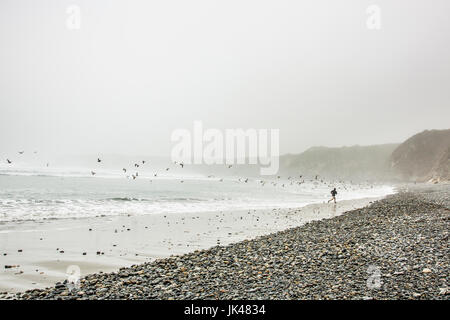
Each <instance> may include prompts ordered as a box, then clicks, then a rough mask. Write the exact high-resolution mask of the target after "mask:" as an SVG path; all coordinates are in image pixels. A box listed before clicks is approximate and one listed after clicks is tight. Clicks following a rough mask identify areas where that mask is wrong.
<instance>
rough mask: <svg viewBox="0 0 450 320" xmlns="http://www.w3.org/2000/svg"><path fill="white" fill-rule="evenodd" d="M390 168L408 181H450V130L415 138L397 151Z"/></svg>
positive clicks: (433, 131) (421, 134)
mask: <svg viewBox="0 0 450 320" xmlns="http://www.w3.org/2000/svg"><path fill="white" fill-rule="evenodd" d="M391 166H392V168H393V169H394V171H395V172H397V173H399V174H400V176H401V177H402V178H403V179H405V180H409V181H419V182H425V181H429V182H441V181H450V129H447V130H425V131H423V132H421V133H418V134H416V135H414V136H412V137H411V138H409V139H408V140H406V141H405V142H403V143H402V144H400V145H399V146H398V148H397V149H395V150H394V152H393V153H392V155H391Z"/></svg>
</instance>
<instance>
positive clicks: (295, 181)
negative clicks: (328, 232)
mask: <svg viewBox="0 0 450 320" xmlns="http://www.w3.org/2000/svg"><path fill="white" fill-rule="evenodd" d="M24 153H25V151H18V154H19V155H23V154H24ZM33 153H34V154H37V151H33ZM6 162H7V163H8V164H12V163H13V162H12V161H11V160H10V159H9V158H7V159H6ZM97 163H102V159H101V158H97ZM146 163H148V162H147V161H146V160H140V161H138V162H135V163H134V166H133V169H135V170H136V171H135V172H134V173H133V174H131V175H126V177H127V178H128V179H130V178H131V179H133V180H135V179H137V178H138V177H139V171H138V169H139V168H140V167H141V166H144V165H145V164H146ZM173 163H174V165H177V166H180V168H181V169H183V168H184V167H185V164H184V163H183V162H177V161H174V162H173ZM46 166H47V167H48V166H49V163H47V164H46ZM226 167H227V168H228V169H231V168H233V165H231V164H228V165H226ZM169 170H170V167H167V168H165V171H166V172H167V171H169ZM122 171H123V173H125V174H126V173H127V172H129V171H131V170H130V169H127V168H122ZM96 174H97V172H95V171H94V170H91V175H92V176H95V175H96ZM153 177H158V173H154V174H153ZM208 178H215V176H214V175H208ZM305 179H306V180H305ZM307 180H308V181H309V182H312V183H313V184H314V185H315V186H316V187H317V186H319V185H323V186H327V187H334V186H335V185H336V184H339V185H340V187H341V188H342V189H344V190H348V189H347V185H346V182H345V181H342V180H340V181H333V182H330V181H325V180H324V179H319V175H315V176H314V178H310V179H307V178H305V177H304V176H303V175H299V176H298V177H297V176H288V177H287V179H286V178H282V177H281V176H279V175H278V176H276V178H275V179H268V180H262V179H255V181H256V182H258V183H259V184H260V185H261V186H265V185H266V184H271V185H272V186H274V187H276V186H281V187H282V188H285V187H288V186H294V185H301V184H303V183H305V181H307ZM151 181H152V180H150V182H151ZM218 181H219V182H223V181H224V178H219V179H218ZM249 181H251V179H250V178H238V179H237V181H236V182H239V183H248V182H249ZM180 182H181V183H183V182H184V180H180ZM350 184H351V185H353V181H350ZM359 186H361V184H359ZM372 188H373V186H372Z"/></svg>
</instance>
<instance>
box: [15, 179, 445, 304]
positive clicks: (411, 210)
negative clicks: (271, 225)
mask: <svg viewBox="0 0 450 320" xmlns="http://www.w3.org/2000/svg"><path fill="white" fill-rule="evenodd" d="M438 194H440V196H443V197H445V198H446V199H448V196H449V195H450V190H449V188H448V187H446V189H444V190H443V191H442V192H441V193H438ZM437 200H439V199H436V198H435V197H434V196H433V197H428V194H422V193H420V192H400V193H397V194H394V195H390V196H387V197H386V198H384V199H382V200H379V201H376V202H374V203H372V204H371V205H370V206H367V207H364V208H361V209H356V210H352V211H348V212H346V213H345V214H343V215H339V216H337V217H333V218H331V219H323V220H320V221H312V222H309V223H307V224H304V225H302V226H300V227H296V228H290V229H287V230H284V231H280V232H276V233H273V234H269V235H265V236H260V237H257V238H255V239H252V240H244V241H241V242H238V243H234V244H230V245H228V246H215V247H213V248H210V249H207V250H200V251H195V252H193V253H188V254H185V255H180V256H173V257H169V258H166V259H158V260H156V261H153V262H150V263H143V264H139V265H133V266H132V267H129V268H121V269H120V270H119V271H117V272H112V273H97V274H91V275H88V276H86V277H84V278H82V279H81V282H80V287H78V288H76V289H75V290H73V291H69V290H68V287H67V283H57V284H56V285H55V286H53V287H51V288H48V289H45V290H30V291H27V292H23V293H20V294H17V295H16V296H13V297H12V298H17V299H168V300H172V299H257V300H258V299H444V300H448V299H449V292H450V291H449V288H448V280H449V279H448V274H449V266H448V256H449V254H450V252H449V248H448V229H449V227H450V208H449V206H443V205H440V204H438V203H439V201H437Z"/></svg>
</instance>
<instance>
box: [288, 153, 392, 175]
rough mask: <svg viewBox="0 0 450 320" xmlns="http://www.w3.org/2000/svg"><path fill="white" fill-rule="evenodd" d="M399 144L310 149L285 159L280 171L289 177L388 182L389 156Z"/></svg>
mask: <svg viewBox="0 0 450 320" xmlns="http://www.w3.org/2000/svg"><path fill="white" fill-rule="evenodd" d="M397 147H398V144H383V145H373V146H351V147H340V148H327V147H313V148H310V149H308V150H306V151H305V152H303V153H301V154H298V155H284V156H282V157H281V159H280V167H281V168H283V169H285V170H286V171H287V172H289V173H295V174H297V173H298V174H302V173H303V174H309V175H315V174H318V175H320V176H322V177H325V178H331V179H353V180H391V179H392V178H393V177H392V172H391V170H392V169H391V167H390V162H389V159H390V156H391V154H392V152H393V151H394V150H395V149H396V148H397Z"/></svg>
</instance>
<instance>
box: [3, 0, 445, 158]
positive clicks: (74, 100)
mask: <svg viewBox="0 0 450 320" xmlns="http://www.w3.org/2000/svg"><path fill="white" fill-rule="evenodd" d="M72 4H74V5H78V6H79V7H80V9H81V28H80V29H79V30H70V29H68V28H67V27H66V20H67V18H68V14H67V13H66V9H67V7H68V6H69V5H72ZM371 4H376V5H378V6H379V7H380V8H381V30H369V29H368V28H367V27H366V20H367V18H368V15H367V13H366V9H367V7H368V6H369V5H371ZM449 12H450V2H449V1H448V0H433V1H426V0H414V1H412V0H404V1H399V0H389V1H375V0H374V1H363V0H354V1H350V0H344V1H335V0H327V1H323V0H315V1H298V0H292V1H287V0H277V1H275V0H272V1H266V0H252V1H250V0H239V1H235V0H226V1H225V0H221V1H214V0H202V1H199V0H189V1H185V0H184V1H182V0H178V1H175V0H169V1H167V0H165V1H162V0H160V1H112V0H108V1H106V0H105V1H99V0H96V1H92V0H88V1H79V0H73V1H62V0H54V1H47V0H30V1H24V0H11V1H9V0H2V1H1V2H0V157H1V158H3V157H6V156H7V155H8V154H9V153H12V152H17V151H18V150H39V151H45V152H53V153H70V154H77V153H78V154H88V153H97V152H99V153H123V154H125V153H134V154H149V155H169V154H170V148H171V146H172V145H173V143H171V141H170V135H171V132H172V131H173V130H175V129H178V128H186V129H192V126H193V121H194V120H201V121H203V125H204V127H205V128H218V129H226V128H244V129H246V128H267V129H271V128H274V129H280V151H281V153H298V152H301V151H303V150H305V149H306V148H308V147H310V146H313V145H324V146H342V145H354V144H360V145H367V144H379V143H390V142H402V141H403V140H404V139H406V138H408V137H409V136H411V135H413V134H415V133H418V132H420V131H423V130H425V129H433V128H435V129H444V128H449V127H450V125H449V124H450V123H449V120H448V119H450V18H449V15H448V13H449ZM2 161H3V160H2Z"/></svg>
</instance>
